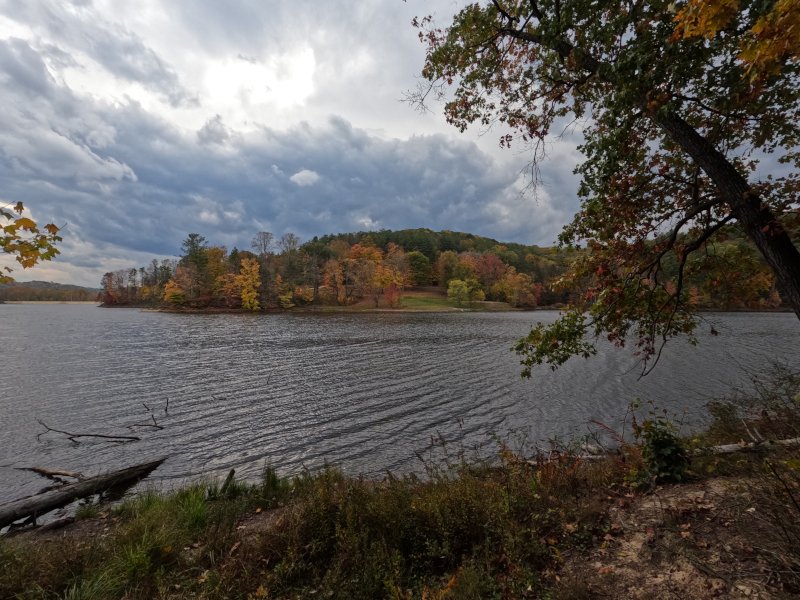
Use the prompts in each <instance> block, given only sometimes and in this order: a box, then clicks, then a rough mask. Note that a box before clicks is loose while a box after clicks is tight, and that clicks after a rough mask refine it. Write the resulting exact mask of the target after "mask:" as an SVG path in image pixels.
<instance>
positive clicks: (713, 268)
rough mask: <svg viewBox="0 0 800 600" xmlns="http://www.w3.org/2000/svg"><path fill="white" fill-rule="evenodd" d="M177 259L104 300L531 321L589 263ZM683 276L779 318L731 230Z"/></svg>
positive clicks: (763, 272) (299, 255)
mask: <svg viewBox="0 0 800 600" xmlns="http://www.w3.org/2000/svg"><path fill="white" fill-rule="evenodd" d="M181 248H182V252H183V255H182V256H181V257H180V258H179V259H164V260H161V261H158V260H153V261H152V263H150V264H149V265H148V266H142V267H138V268H136V267H132V268H130V269H127V270H126V269H123V270H118V271H114V272H108V273H106V274H105V275H104V276H103V278H102V282H101V288H102V289H101V292H100V295H99V300H100V301H101V302H102V303H103V304H104V305H105V306H144V307H162V308H172V309H194V310H197V309H200V310H203V309H209V310H211V309H217V310H220V309H223V310H244V311H253V312H260V311H271V310H287V309H292V308H295V307H313V306H319V307H363V308H374V309H394V308H412V309H413V308H422V309H424V308H425V304H426V303H428V304H430V301H431V298H435V297H436V296H437V295H438V296H439V297H440V298H441V299H442V303H441V305H442V306H447V305H448V304H449V305H450V306H458V307H461V306H477V305H476V303H479V302H482V301H493V302H498V303H506V305H507V306H506V308H516V309H532V308H536V307H542V306H545V307H558V306H561V305H562V304H565V303H568V302H570V301H571V300H573V298H572V296H574V295H575V294H578V295H580V294H581V290H580V289H575V288H571V289H563V288H561V287H560V286H559V279H560V277H561V276H562V275H563V274H564V273H565V272H566V270H567V268H568V267H569V265H570V264H571V263H572V262H573V261H574V260H576V258H578V257H580V256H581V255H582V253H583V250H581V249H580V248H577V247H570V248H556V247H540V246H528V245H523V244H517V243H501V242H498V241H497V240H494V239H491V238H486V237H481V236H477V235H473V234H470V233H461V232H453V231H440V232H435V231H431V230H429V229H405V230H400V231H391V230H382V231H370V232H357V233H343V234H336V235H326V236H323V237H315V238H313V239H312V240H310V241H308V242H306V243H303V244H301V243H300V240H299V238H298V237H297V236H296V235H294V234H292V233H287V234H284V235H283V236H281V237H280V238H276V237H275V236H274V235H273V234H272V233H270V232H264V231H262V232H259V233H257V234H256V235H255V237H254V238H253V240H252V244H251V248H250V249H249V250H241V249H238V248H233V249H231V250H230V251H228V249H227V248H225V247H224V246H219V245H212V244H210V243H209V242H208V241H207V240H206V238H205V237H204V236H202V235H200V234H197V233H191V234H189V235H188V236H187V238H186V239H185V240H184V241H183V243H182V246H181ZM732 265H735V266H736V267H735V269H734V268H732ZM668 268H669V265H667V269H668ZM732 272H736V273H737V276H736V278H735V280H734V279H733V278H731V277H730V273H732ZM687 274H688V276H687V283H688V289H689V293H690V297H691V299H692V302H693V303H694V304H696V305H697V306H698V307H702V308H710V309H720V310H734V309H776V308H779V307H780V306H781V298H780V295H779V293H778V291H777V289H776V286H775V280H774V276H773V275H772V274H771V272H770V269H769V268H768V267H767V266H766V265H765V264H764V262H763V261H762V260H760V257H759V256H758V254H757V253H756V252H755V251H754V249H753V248H752V247H751V246H750V245H748V244H746V243H745V241H744V239H742V238H741V237H740V236H737V234H736V232H735V231H733V230H732V231H731V232H730V234H729V235H728V237H727V239H725V240H724V241H722V242H720V243H718V244H716V245H715V247H714V248H713V249H711V250H710V251H709V252H708V253H706V254H705V255H704V256H702V257H697V258H696V259H695V260H694V262H693V263H692V264H690V265H689V268H688V269H687ZM412 290H413V291H412ZM419 290H427V291H429V293H428V294H427V295H426V294H424V293H423V294H420V293H419ZM437 290H438V293H437ZM415 291H416V293H415ZM0 293H2V292H0ZM445 294H446V298H445ZM0 297H1V296H0Z"/></svg>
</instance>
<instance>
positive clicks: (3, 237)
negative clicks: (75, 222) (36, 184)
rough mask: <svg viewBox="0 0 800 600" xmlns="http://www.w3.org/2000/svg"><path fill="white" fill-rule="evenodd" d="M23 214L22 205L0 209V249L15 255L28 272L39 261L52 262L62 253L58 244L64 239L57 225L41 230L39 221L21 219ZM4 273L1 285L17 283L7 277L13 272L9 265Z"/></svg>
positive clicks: (0, 273)
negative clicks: (57, 246)
mask: <svg viewBox="0 0 800 600" xmlns="http://www.w3.org/2000/svg"><path fill="white" fill-rule="evenodd" d="M24 211H25V207H24V206H23V204H22V202H17V203H16V204H14V205H13V206H11V205H7V206H0V250H2V252H3V253H5V254H10V255H12V256H14V257H15V258H16V260H17V262H18V263H19V264H20V265H22V268H23V269H29V268H31V267H33V266H35V265H36V264H37V263H38V262H39V261H42V260H52V259H53V258H55V256H56V255H58V254H59V251H58V249H57V248H56V243H58V242H60V241H61V236H59V235H58V232H59V228H58V227H57V226H56V225H54V224H53V223H48V224H47V225H45V226H43V227H41V228H40V227H39V226H38V225H37V224H36V221H34V220H33V219H31V218H29V217H24V216H22V215H23V212H24ZM4 222H5V224H4V225H3V223H4ZM3 270H4V271H5V272H0V283H9V282H11V281H14V279H13V277H11V276H10V275H8V273H11V272H13V269H12V268H11V267H8V266H6V267H3Z"/></svg>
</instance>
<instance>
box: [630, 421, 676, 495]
mask: <svg viewBox="0 0 800 600" xmlns="http://www.w3.org/2000/svg"><path fill="white" fill-rule="evenodd" d="M633 432H634V436H635V437H636V440H637V441H638V442H639V444H640V445H641V451H642V460H643V461H644V466H645V469H644V472H641V473H638V474H637V477H635V483H637V484H640V485H642V484H648V483H650V484H652V483H676V482H679V481H683V480H684V479H685V478H686V471H687V470H688V468H689V464H690V457H689V453H688V451H687V450H686V447H685V446H684V444H683V442H682V441H681V439H680V438H679V437H678V434H677V429H676V427H675V425H674V424H673V423H672V422H670V421H669V420H668V419H666V418H663V417H654V418H651V419H645V420H644V421H642V423H641V424H638V423H634V430H633Z"/></svg>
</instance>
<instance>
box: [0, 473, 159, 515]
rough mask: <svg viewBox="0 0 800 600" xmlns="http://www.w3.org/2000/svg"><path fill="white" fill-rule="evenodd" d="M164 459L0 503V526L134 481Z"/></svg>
mask: <svg viewBox="0 0 800 600" xmlns="http://www.w3.org/2000/svg"><path fill="white" fill-rule="evenodd" d="M164 460H165V459H163V458H161V459H159V460H154V461H152V462H147V463H143V464H140V465H135V466H133V467H128V468H127V469H121V470H119V471H113V472H111V473H106V474H104V475H97V476H96V477H90V478H88V479H84V480H83V481H79V482H78V483H70V484H67V485H62V486H60V487H57V488H55V489H52V490H49V491H47V492H43V493H41V494H35V495H33V496H28V497H27V498H21V499H20V500H15V501H14V502H8V503H7V504H2V505H0V529H2V528H3V527H5V526H6V525H10V524H11V523H13V522H14V521H18V520H19V519H22V518H24V517H33V518H34V519H35V518H36V517H37V516H39V515H43V514H45V513H48V512H50V511H51V510H55V509H57V508H61V507H62V506H66V505H67V504H69V503H70V502H72V501H74V500H77V499H78V498H85V497H87V496H92V495H94V494H99V493H101V492H105V491H106V490H109V489H111V488H114V487H117V486H121V485H128V484H132V483H135V482H136V481H139V480H140V479H142V478H144V477H145V476H147V475H148V474H149V473H150V472H151V471H153V470H155V469H156V467H158V466H159V465H160V464H161V463H163V462H164Z"/></svg>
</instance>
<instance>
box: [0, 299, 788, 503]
mask: <svg viewBox="0 0 800 600" xmlns="http://www.w3.org/2000/svg"><path fill="white" fill-rule="evenodd" d="M553 318H555V313H550V312H537V313H472V314H470V313H446V314H425V313H376V314H333V315H314V314H275V315H268V316H250V315H172V314H161V313H153V312H140V311H137V310H125V309H111V310H110V309H100V308H96V307H94V306H87V305H3V306H0V348H3V350H4V354H3V368H2V370H0V408H1V409H2V411H0V481H2V485H0V501H5V500H9V499H11V498H13V497H18V496H21V495H24V494H26V493H33V492H35V491H37V490H38V489H39V487H41V485H42V482H41V481H37V480H36V478H35V476H32V475H30V474H29V473H25V472H21V471H17V470H14V467H21V466H33V465H38V466H47V467H51V468H66V469H78V470H80V469H84V470H86V471H88V472H92V471H97V470H102V469H107V468H113V467H116V466H123V465H126V464H129V463H133V462H136V461H139V460H144V459H146V458H150V457H154V456H160V455H169V457H170V458H169V460H168V461H167V463H166V464H165V465H164V466H163V467H162V468H161V469H159V472H158V476H159V477H161V478H163V479H167V480H170V481H183V480H185V479H188V478H193V477H197V476H198V475H201V474H217V473H219V472H221V471H223V470H225V469H229V468H231V467H235V468H236V469H237V471H238V472H239V473H240V474H241V475H242V476H250V477H255V476H257V475H258V474H259V472H260V471H261V469H262V467H263V465H264V464H265V463H271V464H272V465H274V466H276V467H278V469H279V471H281V472H283V473H291V472H298V471H300V470H301V469H303V468H311V469H313V468H315V467H318V466H320V465H322V464H324V463H326V462H327V463H334V464H338V465H341V466H342V467H343V468H344V469H345V470H347V471H349V472H353V473H365V474H376V473H381V472H385V471H387V470H392V471H407V470H413V469H418V468H419V467H420V463H419V459H418V458H417V456H416V454H418V453H419V454H424V453H425V452H426V449H427V448H429V446H430V444H431V438H432V437H441V438H444V439H445V440H448V441H449V442H450V443H452V444H455V445H458V446H464V447H472V446H474V445H476V444H485V443H487V442H489V441H490V439H491V436H492V434H497V435H499V436H501V437H505V436H508V435H509V432H525V433H526V434H527V435H528V437H529V439H533V440H539V439H546V438H549V437H552V436H554V435H559V436H571V435H576V434H581V433H583V432H585V431H586V424H587V423H588V422H589V420H590V419H599V420H602V421H604V422H606V423H609V424H614V423H616V422H618V420H619V419H620V418H621V417H622V415H623V414H624V412H625V409H626V407H627V405H628V403H629V402H630V401H631V400H632V399H634V398H636V397H640V398H644V399H651V400H653V401H655V402H656V403H657V404H658V405H659V406H662V407H665V408H668V409H670V410H671V411H674V412H680V413H684V412H685V413H686V418H687V422H688V423H689V424H692V423H697V422H698V420H700V419H702V418H703V411H702V406H703V405H704V404H705V402H707V401H708V400H709V399H710V398H712V397H715V396H719V395H721V394H725V393H726V392H729V391H730V390H731V389H732V388H734V387H736V386H746V385H747V383H748V370H749V371H750V372H751V373H756V372H758V371H759V370H760V369H763V368H764V367H765V365H768V364H769V363H771V362H774V361H776V360H777V361H783V362H784V363H787V364H789V365H792V366H794V367H796V368H797V367H800V356H798V353H797V351H796V349H797V348H798V347H800V323H798V322H797V319H796V317H795V316H794V315H793V314H786V313H784V314H752V313H748V314H745V313H742V314H732V315H710V316H709V317H708V318H709V319H711V320H713V322H714V326H715V328H716V329H717V330H719V331H720V333H721V335H720V336H718V337H711V336H705V335H704V334H701V338H702V343H701V345H700V346H699V347H697V348H695V347H691V346H689V345H687V344H685V343H683V342H676V343H673V344H672V345H671V346H668V348H667V350H666V351H665V354H664V356H663V358H662V362H661V363H660V364H659V366H658V368H657V369H656V370H655V371H654V372H653V373H652V374H651V375H649V376H648V377H646V378H644V379H642V380H637V379H638V374H639V371H638V368H637V364H636V362H635V359H633V358H632V357H631V356H630V353H629V351H617V350H614V349H611V348H608V349H604V351H603V352H601V354H600V355H599V356H597V357H595V358H592V359H590V360H588V361H584V360H576V361H575V362H572V363H568V364H567V365H566V366H565V367H563V368H562V369H560V370H559V371H557V372H555V373H551V372H550V371H549V370H547V369H543V370H541V371H537V372H536V373H535V378H534V379H533V380H530V381H528V380H522V379H520V377H519V365H518V360H517V357H516V356H515V355H514V354H513V353H512V352H510V351H509V348H510V347H511V346H512V344H513V342H514V341H515V340H516V339H517V338H519V337H522V336H523V335H525V334H526V333H527V331H528V330H529V328H530V325H531V324H532V322H533V321H534V320H537V319H540V320H551V319H553ZM167 401H169V409H168V411H167V412H165V411H164V408H165V406H166V404H167ZM151 415H153V416H155V418H156V420H157V422H158V424H159V425H161V426H163V429H162V430H155V429H154V428H148V427H138V428H134V429H136V430H137V431H138V433H137V435H140V436H141V437H142V440H141V441H139V442H135V443H131V444H125V445H115V444H109V443H105V442H84V443H81V444H79V445H75V444H72V443H70V442H69V441H68V440H65V439H63V437H59V436H54V435H52V434H50V435H46V436H42V437H41V440H39V441H37V434H38V433H40V432H41V431H42V428H41V427H40V426H39V425H38V423H37V419H42V420H43V421H45V422H46V423H48V424H49V425H51V426H53V427H58V428H61V429H66V430H69V431H79V432H98V433H113V432H116V433H122V434H123V435H125V434H128V435H130V429H127V428H126V427H127V426H128V425H132V424H134V423H137V422H139V423H141V422H144V421H146V420H148V419H150V418H151Z"/></svg>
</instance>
